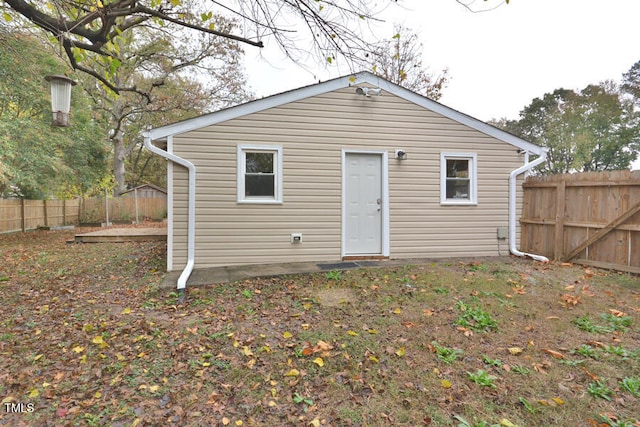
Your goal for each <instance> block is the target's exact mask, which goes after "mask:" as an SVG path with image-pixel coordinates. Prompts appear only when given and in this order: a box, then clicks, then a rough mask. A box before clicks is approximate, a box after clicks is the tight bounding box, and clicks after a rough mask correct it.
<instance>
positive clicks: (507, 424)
mask: <svg viewBox="0 0 640 427" xmlns="http://www.w3.org/2000/svg"><path fill="white" fill-rule="evenodd" d="M500 425H501V426H503V427H518V426H517V425H516V424H514V423H512V422H511V421H509V420H508V419H506V418H503V419H501V420H500Z"/></svg>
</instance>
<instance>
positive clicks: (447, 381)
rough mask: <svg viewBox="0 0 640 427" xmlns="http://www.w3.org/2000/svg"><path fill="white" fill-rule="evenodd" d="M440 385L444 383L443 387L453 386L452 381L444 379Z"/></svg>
mask: <svg viewBox="0 0 640 427" xmlns="http://www.w3.org/2000/svg"><path fill="white" fill-rule="evenodd" d="M440 385H442V388H451V381H449V380H442V381H440Z"/></svg>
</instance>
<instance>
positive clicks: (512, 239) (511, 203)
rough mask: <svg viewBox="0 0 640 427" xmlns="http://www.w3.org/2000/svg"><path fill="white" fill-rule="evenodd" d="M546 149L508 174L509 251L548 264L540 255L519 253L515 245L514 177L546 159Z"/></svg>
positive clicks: (545, 258)
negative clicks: (531, 160)
mask: <svg viewBox="0 0 640 427" xmlns="http://www.w3.org/2000/svg"><path fill="white" fill-rule="evenodd" d="M547 151H548V149H546V148H543V149H542V150H541V152H540V157H538V158H537V159H535V160H534V161H533V162H527V163H525V164H524V165H522V166H520V167H519V168H518V169H515V170H513V171H511V173H510V174H509V251H511V253H512V254H514V255H515V256H521V257H522V256H528V257H531V258H533V259H534V260H536V261H541V262H548V261H549V258H547V257H545V256H542V255H535V254H529V253H526V252H522V251H519V250H518V248H517V245H516V177H517V176H518V175H520V174H521V173H524V172H527V171H529V170H531V169H533V168H535V167H536V166H538V165H539V164H540V163H542V162H544V161H545V160H546V159H547Z"/></svg>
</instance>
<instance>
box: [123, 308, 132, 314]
mask: <svg viewBox="0 0 640 427" xmlns="http://www.w3.org/2000/svg"><path fill="white" fill-rule="evenodd" d="M121 313H122V314H131V308H129V307H126V308H125V309H124V310H122V312H121Z"/></svg>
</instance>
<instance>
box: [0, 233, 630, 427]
mask: <svg viewBox="0 0 640 427" xmlns="http://www.w3.org/2000/svg"><path fill="white" fill-rule="evenodd" d="M70 236H71V235H70V234H69V233H68V232H49V231H37V232H32V233H26V234H20V235H6V236H2V237H0V261H1V263H0V277H1V278H2V280H1V281H0V288H1V290H2V295H3V300H4V301H3V302H4V303H5V307H4V309H3V310H2V311H0V322H2V330H1V331H0V355H1V356H2V357H1V358H0V364H1V365H0V381H1V384H2V388H0V400H1V401H2V402H3V403H9V404H11V403H15V402H23V403H25V404H26V403H30V404H33V408H34V410H33V411H32V412H25V413H8V412H6V411H1V412H0V425H16V426H20V425H42V424H47V425H114V426H125V425H127V426H128V425H157V424H163V425H180V426H182V425H194V426H196V425H247V426H253V425H312V426H318V425H328V426H332V425H345V426H349V425H352V426H369V425H372V426H375V425H390V424H391V425H434V426H455V425H458V421H457V420H460V419H464V420H469V422H470V423H471V422H474V423H476V424H478V425H480V424H481V423H482V422H486V423H487V425H490V424H500V425H518V426H526V425H588V424H589V422H590V421H589V420H598V419H602V417H604V416H607V417H609V419H613V418H614V417H615V419H620V420H626V421H628V422H629V423H632V422H633V423H636V422H637V418H638V416H637V414H636V413H634V410H633V408H635V407H637V405H638V399H637V398H636V397H634V396H633V395H632V394H630V393H628V392H626V391H625V390H624V389H622V388H620V387H617V383H618V382H619V381H620V380H622V379H623V378H638V377H640V368H639V367H638V366H639V365H640V363H639V361H638V351H639V350H640V344H639V340H640V333H639V332H640V310H639V307H640V282H639V280H638V278H637V277H634V276H630V275H624V274H618V273H614V272H607V271H604V270H598V269H594V268H589V269H584V268H582V267H580V266H578V265H573V264H571V265H560V264H544V265H543V264H537V263H533V262H530V261H526V260H520V259H513V258H501V259H500V260H497V259H490V258H488V259H474V260H470V261H465V260H453V261H451V260H443V261H438V262H432V263H419V264H416V265H407V266H404V267H394V268H379V269H375V268H372V269H362V270H352V271H346V272H343V273H342V274H341V275H340V276H339V277H337V276H336V277H335V278H332V279H329V278H327V277H326V276H325V275H323V274H312V275H300V276H286V277H271V278H265V279H254V280H246V281H241V282H237V283H231V284H212V285H210V286H205V287H201V288H190V289H188V291H187V298H186V299H185V300H184V302H182V303H179V301H178V298H177V295H176V294H175V293H173V292H172V291H171V290H168V291H165V290H160V289H159V284H160V282H161V280H162V278H163V273H162V272H163V271H164V269H165V267H164V259H165V256H166V255H165V247H164V245H162V244H159V243H118V244H101V245H67V244H66V243H65V241H66V240H68V239H69V238H70ZM329 291H331V292H329ZM238 296H240V298H239V297H238ZM460 302H464V304H469V307H472V308H474V309H475V308H477V309H478V310H480V309H481V310H482V312H483V313H486V316H487V319H489V320H491V321H495V324H496V327H495V328H487V329H482V330H480V329H477V328H476V330H472V328H471V326H475V325H474V324H471V325H469V326H460V325H456V320H457V319H458V318H459V316H461V310H460V308H459V307H460V304H459V303H460ZM589 316H591V317H589ZM605 316H608V317H605ZM580 318H585V319H586V318H591V319H594V321H596V320H597V321H598V322H601V323H602V322H605V320H606V322H609V323H606V324H603V325H602V326H603V327H602V328H596V329H593V331H592V332H589V331H588V330H583V329H580V328H578V327H577V326H576V325H575V323H574V322H575V320H576V319H580ZM615 319H624V321H625V327H621V328H613V327H610V325H615V324H616V323H614V320H615ZM627 325H630V326H627ZM604 326H607V328H604ZM605 331H606V332H605ZM433 342H438V343H439V344H440V345H441V346H443V347H446V348H449V349H460V355H459V357H458V358H457V359H456V360H454V361H452V362H450V363H448V364H447V363H444V362H443V361H442V360H439V359H438V357H437V355H436V354H435V353H434V352H433V351H432V350H433V345H432V344H431V343H433ZM588 343H599V344H598V345H597V346H595V347H594V348H597V349H598V351H600V352H601V353H602V357H599V358H598V359H591V358H590V359H588V360H586V361H583V360H581V359H580V355H579V353H578V352H576V350H577V349H579V348H581V346H583V345H585V344H588ZM609 348H612V349H613V348H615V349H620V351H618V352H616V353H614V352H606V349H609ZM623 350H624V351H623ZM486 360H496V361H498V360H499V361H500V363H496V364H495V366H494V365H487V363H486ZM514 367H518V368H519V369H518V370H519V371H521V372H522V371H523V370H530V374H528V375H518V374H516V373H515V372H514ZM481 371H482V372H486V378H487V379H492V384H494V385H495V387H480V386H478V385H477V384H474V383H473V382H472V381H470V380H469V375H468V374H467V372H472V373H473V372H476V373H477V372H481ZM594 378H596V379H597V380H598V381H600V383H599V384H602V386H603V387H604V386H608V387H609V389H610V390H611V393H612V394H611V397H612V398H611V400H610V401H608V400H606V399H596V398H594V397H592V396H591V395H590V394H589V393H588V392H587V389H588V387H589V384H591V383H592V382H593V381H595V380H594ZM471 420H473V421H471ZM92 423H93V424H92Z"/></svg>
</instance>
